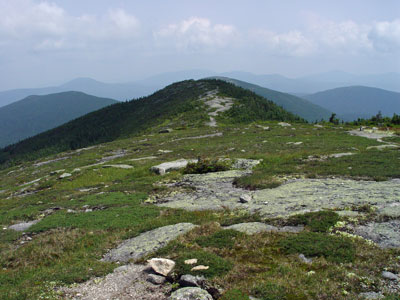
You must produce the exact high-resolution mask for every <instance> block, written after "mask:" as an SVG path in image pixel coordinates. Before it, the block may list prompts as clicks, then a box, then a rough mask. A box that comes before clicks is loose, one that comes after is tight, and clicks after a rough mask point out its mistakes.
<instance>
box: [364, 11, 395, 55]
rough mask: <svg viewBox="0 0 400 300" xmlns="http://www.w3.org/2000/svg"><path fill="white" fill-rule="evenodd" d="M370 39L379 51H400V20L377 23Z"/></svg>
mask: <svg viewBox="0 0 400 300" xmlns="http://www.w3.org/2000/svg"><path fill="white" fill-rule="evenodd" d="M368 38H369V40H370V41H371V42H372V44H373V46H374V48H375V49H376V50H377V51H382V52H399V51H400V19H397V20H394V21H392V22H375V23H374V24H373V26H372V28H371V30H370V31H369V33H368Z"/></svg>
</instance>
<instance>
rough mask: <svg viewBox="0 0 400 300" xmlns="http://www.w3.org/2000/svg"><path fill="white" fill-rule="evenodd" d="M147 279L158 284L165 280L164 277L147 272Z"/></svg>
mask: <svg viewBox="0 0 400 300" xmlns="http://www.w3.org/2000/svg"><path fill="white" fill-rule="evenodd" d="M147 281H148V282H151V283H152V284H155V285H160V284H164V283H165V281H167V279H165V277H163V276H160V275H156V274H149V276H148V277H147Z"/></svg>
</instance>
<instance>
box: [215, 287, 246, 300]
mask: <svg viewBox="0 0 400 300" xmlns="http://www.w3.org/2000/svg"><path fill="white" fill-rule="evenodd" d="M249 299H250V298H249V296H248V295H246V294H245V293H243V292H242V291H241V290H238V289H232V290H229V291H227V292H226V293H224V295H223V296H222V297H221V298H220V300H249Z"/></svg>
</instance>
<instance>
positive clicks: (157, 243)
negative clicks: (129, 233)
mask: <svg viewBox="0 0 400 300" xmlns="http://www.w3.org/2000/svg"><path fill="white" fill-rule="evenodd" d="M195 227H196V226H195V225H193V224H191V223H179V224H175V225H168V226H164V227H160V228H157V229H154V230H151V231H148V232H145V233H142V234H141V235H139V236H137V237H134V238H132V239H129V240H126V241H124V242H122V243H121V244H120V245H119V246H118V247H117V248H115V249H112V250H111V251H109V252H108V253H107V254H106V255H105V256H104V258H103V260H104V261H114V262H116V261H120V262H127V261H129V260H131V259H133V260H136V259H139V258H142V257H144V256H145V255H148V254H150V253H152V252H154V251H156V250H158V249H160V248H162V247H164V246H165V245H166V244H167V243H168V242H170V241H172V240H174V239H176V238H177V237H178V236H180V235H182V234H185V233H186V232H188V231H190V230H192V229H193V228H195Z"/></svg>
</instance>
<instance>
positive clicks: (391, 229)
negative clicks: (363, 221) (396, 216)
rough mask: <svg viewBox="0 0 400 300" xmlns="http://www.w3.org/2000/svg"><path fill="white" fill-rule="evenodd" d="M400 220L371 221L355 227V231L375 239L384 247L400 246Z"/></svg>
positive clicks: (367, 237) (372, 239) (364, 236)
mask: <svg viewBox="0 0 400 300" xmlns="http://www.w3.org/2000/svg"><path fill="white" fill-rule="evenodd" d="M399 232H400V221H399V220H392V221H389V222H383V223H370V224H368V225H364V226H358V227H356V228H355V230H354V233H355V234H357V235H360V236H362V237H363V238H366V239H368V240H371V241H374V242H375V243H377V244H378V245H379V246H380V247H382V248H400V234H399Z"/></svg>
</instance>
